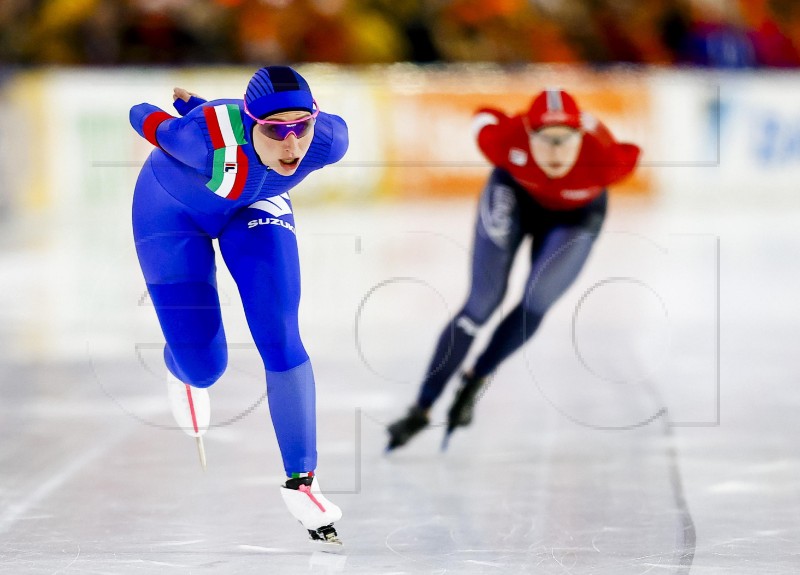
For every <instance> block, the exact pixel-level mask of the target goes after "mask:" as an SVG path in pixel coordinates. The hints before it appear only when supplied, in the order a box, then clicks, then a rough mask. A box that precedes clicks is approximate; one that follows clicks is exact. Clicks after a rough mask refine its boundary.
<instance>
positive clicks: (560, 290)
mask: <svg viewBox="0 0 800 575" xmlns="http://www.w3.org/2000/svg"><path fill="white" fill-rule="evenodd" d="M575 216H576V217H575V218H573V219H571V220H570V219H567V220H566V221H563V222H559V221H558V220H556V221H555V222H554V223H553V225H551V226H541V227H540V230H539V231H537V232H536V233H535V234H534V241H533V244H532V246H531V271H530V275H529V277H528V281H527V284H526V290H525V300H524V306H525V308H526V309H528V310H529V311H533V312H536V313H539V314H542V313H544V312H545V311H546V310H547V309H548V308H549V307H550V306H551V305H553V303H555V301H556V300H557V299H558V298H559V297H561V295H562V294H564V292H566V290H567V289H568V288H569V287H570V285H572V283H573V282H574V281H575V279H576V278H577V277H578V274H579V273H580V271H581V270H582V269H583V266H584V265H585V263H586V260H587V259H588V258H589V254H590V253H591V250H592V246H593V245H594V242H595V240H596V239H597V235H598V233H599V230H600V227H601V225H602V222H603V218H604V216H605V198H604V197H603V198H601V199H600V200H599V201H598V202H596V205H592V206H590V207H589V208H587V209H586V210H585V213H581V214H575Z"/></svg>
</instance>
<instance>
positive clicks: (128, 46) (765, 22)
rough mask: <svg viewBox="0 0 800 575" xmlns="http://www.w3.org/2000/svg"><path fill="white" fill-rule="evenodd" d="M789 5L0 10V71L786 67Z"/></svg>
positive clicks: (578, 2) (797, 14)
mask: <svg viewBox="0 0 800 575" xmlns="http://www.w3.org/2000/svg"><path fill="white" fill-rule="evenodd" d="M798 48H800V0H1V1H0V64H13V65H40V64H59V65H100V66H102V65H117V64H131V65H137V64H223V63H225V64H237V63H253V64H258V65H262V64H268V63H276V62H281V63H301V62H333V63H341V64H371V63H388V62H397V61H409V62H418V63H428V62H498V63H503V64H524V63H531V62H567V63H571V62H588V63H591V64H597V65H603V64H610V63H616V62H627V63H639V64H667V65H669V64H676V65H682V64H687V65H695V66H709V67H719V68H747V67H777V68H786V67H796V66H800V50H799V49H798Z"/></svg>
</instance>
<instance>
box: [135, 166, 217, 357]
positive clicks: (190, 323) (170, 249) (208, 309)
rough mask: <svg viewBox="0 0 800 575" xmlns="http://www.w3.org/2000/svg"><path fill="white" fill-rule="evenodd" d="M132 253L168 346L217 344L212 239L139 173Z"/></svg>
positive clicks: (150, 179) (149, 178)
mask: <svg viewBox="0 0 800 575" xmlns="http://www.w3.org/2000/svg"><path fill="white" fill-rule="evenodd" d="M133 230H134V238H135V240H136V252H137V255H138V257H139V263H140V265H141V268H142V273H143V275H144V278H145V282H146V284H147V290H148V292H149V294H150V298H151V300H152V302H153V305H154V307H155V310H156V314H157V315H158V319H159V322H160V324H161V328H162V331H163V333H164V336H165V338H166V339H167V343H168V344H171V346H172V347H174V348H175V349H176V350H178V349H180V348H181V347H185V346H186V345H188V344H191V346H192V347H194V348H195V350H196V346H198V345H210V344H211V342H214V345H219V344H221V340H222V339H223V338H224V336H223V334H222V326H221V323H222V318H221V313H220V306H219V296H218V293H217V287H216V279H215V275H216V271H215V264H214V248H213V244H212V240H211V238H210V237H209V236H208V235H207V234H205V233H204V232H203V231H202V230H200V229H199V228H198V227H197V226H196V225H195V224H194V222H193V221H192V218H191V214H190V213H189V212H188V210H187V209H186V208H185V207H184V206H183V205H182V204H180V203H179V202H177V201H176V200H175V199H174V198H172V197H171V196H170V195H169V194H168V193H167V192H166V191H165V190H164V189H163V188H162V187H161V186H160V184H159V183H158V182H157V181H156V180H155V178H154V177H153V176H152V174H151V173H149V172H148V171H147V170H143V172H142V175H141V176H140V178H139V181H138V182H137V185H136V190H135V193H134V200H133Z"/></svg>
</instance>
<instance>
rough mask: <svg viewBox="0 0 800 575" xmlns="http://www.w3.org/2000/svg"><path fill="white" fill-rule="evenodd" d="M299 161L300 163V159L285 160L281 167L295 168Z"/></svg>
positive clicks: (282, 161)
mask: <svg viewBox="0 0 800 575" xmlns="http://www.w3.org/2000/svg"><path fill="white" fill-rule="evenodd" d="M299 161H300V158H292V159H290V160H283V159H281V160H280V162H281V165H282V166H286V167H287V168H293V167H295V166H296V165H297V163H298V162H299Z"/></svg>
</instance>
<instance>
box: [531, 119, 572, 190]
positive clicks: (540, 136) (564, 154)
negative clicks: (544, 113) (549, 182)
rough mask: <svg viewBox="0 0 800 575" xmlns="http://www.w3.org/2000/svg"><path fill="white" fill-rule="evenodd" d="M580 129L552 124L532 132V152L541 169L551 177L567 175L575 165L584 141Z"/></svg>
mask: <svg viewBox="0 0 800 575" xmlns="http://www.w3.org/2000/svg"><path fill="white" fill-rule="evenodd" d="M582 136H583V134H582V133H581V131H580V130H576V129H574V128H569V127H567V126H550V127H547V128H542V129H541V130H537V131H536V132H532V133H531V134H530V144H531V154H532V155H533V159H534V161H535V162H536V164H537V165H538V166H539V168H541V170H542V171H543V172H544V173H545V174H546V175H547V176H549V177H551V178H561V177H563V176H565V175H566V174H567V173H568V172H569V171H570V170H571V169H572V166H574V165H575V161H576V160H577V159H578V154H580V151H581V144H582V143H583V137H582Z"/></svg>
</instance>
